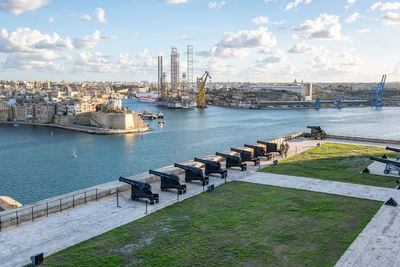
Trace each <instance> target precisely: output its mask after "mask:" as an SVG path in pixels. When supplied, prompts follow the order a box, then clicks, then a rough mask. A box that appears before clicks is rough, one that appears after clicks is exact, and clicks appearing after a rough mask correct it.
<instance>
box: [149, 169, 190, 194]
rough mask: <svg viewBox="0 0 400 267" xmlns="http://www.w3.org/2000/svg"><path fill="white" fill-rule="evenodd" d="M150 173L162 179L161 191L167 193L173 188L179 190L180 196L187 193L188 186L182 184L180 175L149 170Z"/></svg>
mask: <svg viewBox="0 0 400 267" xmlns="http://www.w3.org/2000/svg"><path fill="white" fill-rule="evenodd" d="M149 173H150V174H154V175H157V176H159V177H160V178H161V185H160V189H161V191H166V190H168V189H170V188H173V189H177V190H178V194H183V193H186V185H185V184H180V182H179V177H178V175H175V174H169V173H164V172H158V171H153V170H149Z"/></svg>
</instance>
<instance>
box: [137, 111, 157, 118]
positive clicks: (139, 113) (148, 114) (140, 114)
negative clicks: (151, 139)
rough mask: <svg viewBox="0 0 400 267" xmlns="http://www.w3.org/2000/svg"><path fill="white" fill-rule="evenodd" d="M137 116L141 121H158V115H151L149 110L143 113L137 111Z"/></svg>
mask: <svg viewBox="0 0 400 267" xmlns="http://www.w3.org/2000/svg"><path fill="white" fill-rule="evenodd" d="M136 114H137V115H139V117H140V118H141V119H142V120H156V119H158V115H156V114H154V113H151V112H150V111H149V110H144V111H143V112H141V111H138V112H136Z"/></svg>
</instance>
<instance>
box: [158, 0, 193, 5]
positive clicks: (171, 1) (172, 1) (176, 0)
mask: <svg viewBox="0 0 400 267" xmlns="http://www.w3.org/2000/svg"><path fill="white" fill-rule="evenodd" d="M158 1H159V2H164V3H168V4H180V3H186V2H187V0H158Z"/></svg>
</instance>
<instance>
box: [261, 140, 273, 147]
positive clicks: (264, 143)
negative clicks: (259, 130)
mask: <svg viewBox="0 0 400 267" xmlns="http://www.w3.org/2000/svg"><path fill="white" fill-rule="evenodd" d="M257 143H259V144H262V145H265V146H267V145H271V144H275V143H271V142H266V141H257Z"/></svg>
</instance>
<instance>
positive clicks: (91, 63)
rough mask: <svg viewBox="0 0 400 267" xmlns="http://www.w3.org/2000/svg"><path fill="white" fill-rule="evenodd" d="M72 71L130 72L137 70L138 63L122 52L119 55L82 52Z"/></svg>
mask: <svg viewBox="0 0 400 267" xmlns="http://www.w3.org/2000/svg"><path fill="white" fill-rule="evenodd" d="M72 71H73V72H76V73H85V72H93V73H121V72H124V73H128V72H133V71H136V63H135V62H134V61H133V60H132V59H131V58H130V56H129V55H128V54H123V53H120V55H119V56H118V57H113V56H111V55H108V54H105V53H101V52H94V53H90V52H81V53H79V56H78V57H77V58H76V59H75V62H74V64H73V66H72Z"/></svg>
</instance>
